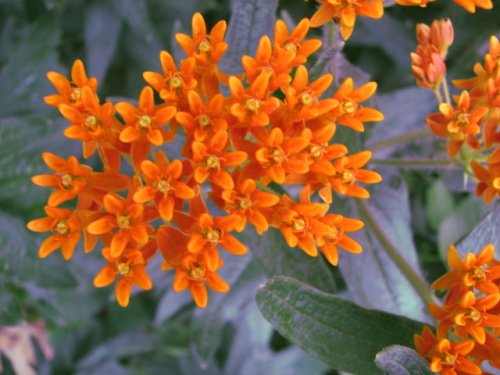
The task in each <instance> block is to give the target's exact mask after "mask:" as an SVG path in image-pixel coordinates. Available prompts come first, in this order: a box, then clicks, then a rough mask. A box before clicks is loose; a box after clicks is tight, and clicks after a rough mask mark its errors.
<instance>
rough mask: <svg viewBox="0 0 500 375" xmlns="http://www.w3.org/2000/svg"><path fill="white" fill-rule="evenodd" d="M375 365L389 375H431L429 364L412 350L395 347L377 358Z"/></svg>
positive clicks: (383, 351) (384, 351) (391, 347)
mask: <svg viewBox="0 0 500 375" xmlns="http://www.w3.org/2000/svg"><path fill="white" fill-rule="evenodd" d="M375 364H376V365H377V367H378V368H379V369H381V370H383V371H384V373H385V374H387V375H431V374H432V372H431V370H430V369H429V364H428V363H427V362H426V361H425V360H424V359H423V358H422V357H421V356H420V355H418V354H417V352H415V351H414V350H412V349H410V348H405V347H404V346H399V345H393V346H390V347H388V348H385V349H384V350H382V351H381V352H380V353H377V356H376V357H375Z"/></svg>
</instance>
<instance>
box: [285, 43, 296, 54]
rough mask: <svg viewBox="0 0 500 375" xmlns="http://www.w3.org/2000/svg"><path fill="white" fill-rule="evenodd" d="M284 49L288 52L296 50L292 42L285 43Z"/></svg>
mask: <svg viewBox="0 0 500 375" xmlns="http://www.w3.org/2000/svg"><path fill="white" fill-rule="evenodd" d="M285 50H286V51H288V52H293V53H295V52H297V46H296V45H295V44H294V43H287V44H286V45H285Z"/></svg>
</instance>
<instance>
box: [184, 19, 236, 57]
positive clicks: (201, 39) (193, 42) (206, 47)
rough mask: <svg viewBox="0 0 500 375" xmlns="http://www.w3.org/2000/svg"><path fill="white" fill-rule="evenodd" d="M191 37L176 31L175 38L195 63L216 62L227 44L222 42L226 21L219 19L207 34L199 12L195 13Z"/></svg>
mask: <svg viewBox="0 0 500 375" xmlns="http://www.w3.org/2000/svg"><path fill="white" fill-rule="evenodd" d="M192 27H193V37H192V38H191V37H189V36H188V35H186V34H181V33H178V34H176V35H175V40H176V41H177V43H179V45H180V46H181V47H182V49H183V50H184V52H186V55H187V56H188V57H194V58H195V60H196V65H202V66H207V65H214V64H217V62H218V61H219V59H220V58H221V57H222V55H223V54H224V53H225V52H226V50H227V48H228V45H227V43H225V42H224V34H225V33H226V21H219V22H217V24H216V25H215V26H214V27H213V28H212V30H211V31H210V34H207V26H206V24H205V20H204V19H203V16H202V15H201V13H198V12H197V13H195V14H194V15H193V20H192Z"/></svg>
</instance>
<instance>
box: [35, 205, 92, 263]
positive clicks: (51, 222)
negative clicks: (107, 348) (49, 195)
mask: <svg viewBox="0 0 500 375" xmlns="http://www.w3.org/2000/svg"><path fill="white" fill-rule="evenodd" d="M45 213H46V214H47V217H44V218H41V219H35V220H31V221H30V222H29V223H28V224H27V227H28V229H29V230H32V231H34V232H50V231H53V232H56V233H55V234H52V235H50V236H49V237H47V238H46V239H45V240H44V241H43V243H42V244H41V245H40V249H39V250H38V256H39V257H40V258H45V257H47V256H49V255H50V254H51V253H53V252H54V251H56V250H57V249H59V248H61V252H62V255H63V257H64V259H65V260H69V259H71V257H72V256H73V253H74V251H75V247H76V244H77V243H78V241H80V237H81V234H80V232H81V230H82V222H81V220H80V218H79V217H78V215H77V214H76V213H75V212H74V211H71V210H68V209H65V208H57V207H50V206H45Z"/></svg>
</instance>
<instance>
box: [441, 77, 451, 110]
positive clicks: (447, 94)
mask: <svg viewBox="0 0 500 375" xmlns="http://www.w3.org/2000/svg"><path fill="white" fill-rule="evenodd" d="M443 91H444V97H445V99H446V103H448V104H451V97H450V90H449V89H448V81H447V80H446V77H445V78H444V80H443Z"/></svg>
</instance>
